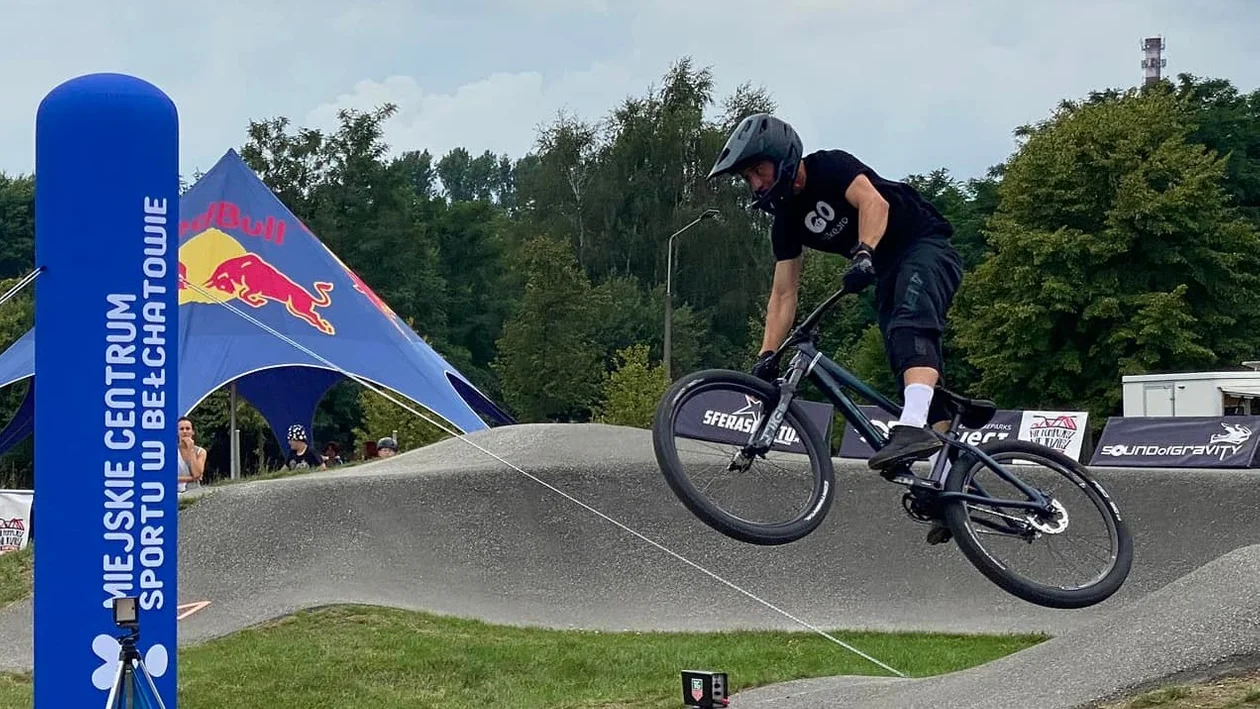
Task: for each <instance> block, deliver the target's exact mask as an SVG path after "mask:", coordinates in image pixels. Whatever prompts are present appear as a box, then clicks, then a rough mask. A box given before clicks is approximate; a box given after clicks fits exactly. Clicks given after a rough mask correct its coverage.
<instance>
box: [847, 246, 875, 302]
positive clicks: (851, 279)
mask: <svg viewBox="0 0 1260 709" xmlns="http://www.w3.org/2000/svg"><path fill="white" fill-rule="evenodd" d="M871 253H872V252H871V247H869V246H867V245H866V244H861V243H859V244H858V246H857V248H856V249H854V250H853V262H852V263H851V264H849V268H848V269H847V270H846V271H845V272H844V289H845V291H847V292H849V293H858V292H861V291H862V290H864V289H865V288H866V287H867V286H869V285H870V284H872V283H874V282H875V264H874V262H872V261H871Z"/></svg>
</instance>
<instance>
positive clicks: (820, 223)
mask: <svg viewBox="0 0 1260 709" xmlns="http://www.w3.org/2000/svg"><path fill="white" fill-rule="evenodd" d="M835 216H836V210H834V209H832V208H831V205H830V204H827V203H826V202H824V201H822V200H821V199H820V200H818V204H816V205H814V209H813V211H811V212H810V213H809V214H806V215H805V228H806V229H809V230H810V231H812V232H814V233H815V234H821V233H822V231H823V229H826V228H827V222H829V221H831V220H832V219H833V218H834V217H835Z"/></svg>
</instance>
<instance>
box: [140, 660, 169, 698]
mask: <svg viewBox="0 0 1260 709" xmlns="http://www.w3.org/2000/svg"><path fill="white" fill-rule="evenodd" d="M136 668H137V669H139V670H140V674H141V676H143V677H144V682H145V684H146V685H148V687H149V692H150V695H149V696H150V697H152V698H153V704H152V705H150V704H149V702H148V700H147V699H146V700H145V702H144V704H145V706H146V707H153V706H155V707H156V708H157V709H166V704H164V703H163V702H162V697H161V696H160V695H158V691H157V685H155V684H153V675H150V674H149V668H148V667H145V665H144V660H136Z"/></svg>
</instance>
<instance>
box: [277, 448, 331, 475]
mask: <svg viewBox="0 0 1260 709" xmlns="http://www.w3.org/2000/svg"><path fill="white" fill-rule="evenodd" d="M323 464H324V457H323V456H322V455H320V454H319V453H316V452H315V449H314V448H311V447H310V446H307V447H306V450H304V451H302V454H301V455H298V454H297V452H296V451H294V450H292V449H290V450H289V459H288V460H287V461H285V465H288V466H289V470H297V469H299V468H318V467H319V466H321V465H323Z"/></svg>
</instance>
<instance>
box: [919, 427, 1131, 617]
mask: <svg viewBox="0 0 1260 709" xmlns="http://www.w3.org/2000/svg"><path fill="white" fill-rule="evenodd" d="M976 447H977V448H979V449H980V450H982V451H984V452H985V453H986V454H988V455H990V456H994V457H996V456H998V455H1002V454H1011V453H1015V454H1018V455H1019V459H1021V460H1029V461H1033V462H1035V463H1037V464H1039V465H1042V466H1045V467H1047V468H1049V469H1051V470H1054V471H1056V472H1058V473H1059V474H1060V475H1062V476H1064V477H1065V478H1066V479H1067V480H1070V481H1071V482H1072V483H1074V484H1075V485H1076V486H1077V487H1079V488H1080V489H1081V490H1082V491H1083V492H1084V493H1085V495H1086V496H1088V497H1089V498H1090V499H1091V501H1093V502H1094V504H1095V508H1098V507H1101V509H1102V510H1103V511H1104V513H1103V514H1102V515H1101V517H1102V518H1103V519H1105V520H1106V524H1107V527H1108V531H1109V532H1111V534H1113V535H1114V539H1115V558H1114V559H1113V560H1112V563H1111V568H1110V569H1108V570H1107V572H1106V573H1105V574H1103V575H1102V578H1100V579H1099V580H1097V581H1096V582H1094V583H1093V584H1091V585H1088V586H1084V587H1082V588H1076V589H1062V588H1054V587H1052V586H1047V585H1044V584H1039V583H1035V582H1032V581H1029V580H1027V579H1025V578H1023V577H1021V576H1018V575H1016V574H1015V573H1013V572H1012V571H1009V570H1007V569H1006V568H1005V567H1004V566H1003V565H1002V563H1001V562H1000V561H999V560H997V559H994V558H993V557H992V556H990V554H989V553H988V552H987V551H986V550H985V549H984V547H983V546H982V545H981V544H980V540H979V539H978V538H977V537H976V535H975V533H974V531H973V530H972V527H971V525H970V524H968V515H967V510H966V507H965V505H966V501H964V500H942V501H941V502H940V505H941V512H942V514H943V516H944V518H945V522H946V523H947V524H948V525H949V528H950V531H951V532H952V533H953V537H954V539H955V540H956V541H957V542H958V548H959V549H960V550H961V551H962V553H963V555H964V556H966V557H967V560H968V561H970V562H971V563H972V565H973V566H975V567H976V568H977V569H979V571H980V573H982V574H984V576H985V577H987V578H988V579H989V580H990V581H992V582H993V583H995V584H997V585H998V586H999V587H1000V588H1002V589H1003V590H1005V591H1006V592H1008V593H1010V594H1012V595H1014V596H1016V597H1018V598H1022V599H1023V600H1025V601H1028V602H1029V603H1034V604H1037V605H1039V606H1045V607H1047V608H1062V609H1076V608H1085V607H1087V606H1092V605H1094V604H1096V603H1100V602H1102V601H1104V600H1106V599H1107V598H1109V597H1111V595H1112V594H1114V593H1115V592H1116V591H1118V590H1119V589H1120V586H1121V585H1123V584H1124V581H1125V579H1126V578H1127V577H1128V575H1129V569H1130V568H1131V567H1132V565H1133V537H1132V534H1131V533H1130V531H1129V528H1128V525H1127V524H1125V522H1124V520H1123V519H1121V517H1120V512H1119V509H1118V508H1117V507H1116V505H1115V503H1114V502H1112V500H1111V496H1110V495H1108V494H1107V491H1106V490H1104V489H1103V487H1102V485H1100V484H1099V483H1098V481H1096V480H1095V479H1094V477H1093V476H1092V475H1091V474H1090V472H1089V470H1088V469H1087V468H1086V467H1085V466H1083V465H1081V464H1080V463H1078V462H1077V461H1075V460H1073V459H1072V458H1069V457H1068V456H1066V455H1064V454H1062V453H1060V452H1059V451H1057V450H1055V449H1053V448H1050V447H1048V446H1043V445H1040V444H1037V443H1032V442H1030V441H1020V440H1010V439H1007V440H996V441H989V442H987V443H983V444H981V445H979V446H976ZM985 469H988V467H987V466H986V465H985V464H984V462H982V461H980V460H978V459H975V458H974V457H973V456H971V455H969V454H966V453H964V454H963V456H962V457H961V458H960V459H959V461H958V463H957V464H956V466H955V468H954V469H951V471H950V473H949V477H948V479H947V480H946V483H945V488H944V489H945V490H946V491H948V492H962V491H963V490H964V486H965V485H966V483H967V482H968V481H970V479H971V478H972V475H973V471H977V470H985ZM1013 472H1015V473H1016V474H1017V475H1018V472H1017V471H1013ZM1070 514H1072V513H1071V512H1069V515H1070Z"/></svg>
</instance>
